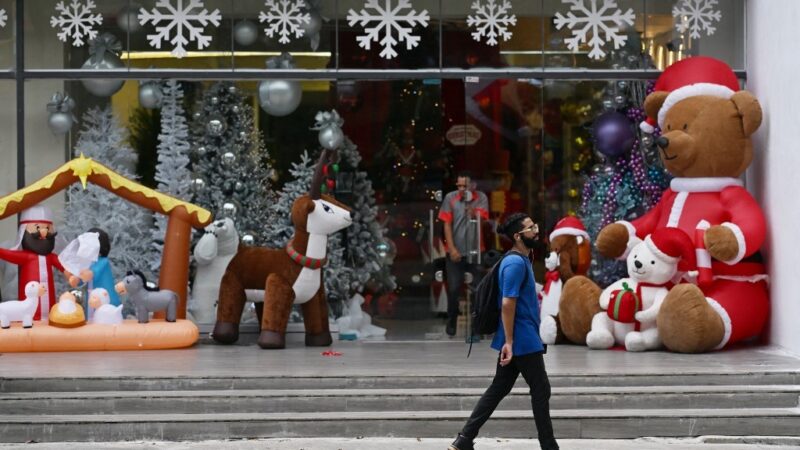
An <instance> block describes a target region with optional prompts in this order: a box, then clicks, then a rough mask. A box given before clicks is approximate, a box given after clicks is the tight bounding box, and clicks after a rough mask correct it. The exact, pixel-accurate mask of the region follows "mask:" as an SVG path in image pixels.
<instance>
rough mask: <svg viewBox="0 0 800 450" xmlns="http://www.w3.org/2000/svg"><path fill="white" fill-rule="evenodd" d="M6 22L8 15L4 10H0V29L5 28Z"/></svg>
mask: <svg viewBox="0 0 800 450" xmlns="http://www.w3.org/2000/svg"><path fill="white" fill-rule="evenodd" d="M7 21H8V14H7V13H6V10H5V9H0V28H5V27H6V23H7Z"/></svg>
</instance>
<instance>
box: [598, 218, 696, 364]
mask: <svg viewBox="0 0 800 450" xmlns="http://www.w3.org/2000/svg"><path fill="white" fill-rule="evenodd" d="M627 262H628V275H629V278H623V279H621V280H618V281H616V282H614V283H613V284H611V285H610V286H608V287H607V288H606V289H605V290H604V291H603V292H602V293H601V294H600V307H601V308H603V309H604V311H601V312H599V313H597V314H595V316H594V318H593V319H592V329H591V331H590V332H589V334H588V335H586V345H587V346H589V348H593V349H607V348H610V347H612V346H613V345H614V344H615V343H616V344H619V345H622V344H624V345H625V349H626V350H628V351H631V352H641V351H644V350H652V349H656V348H659V347H660V346H661V339H660V338H659V337H658V328H657V327H656V317H657V316H658V310H659V308H660V307H661V302H662V301H663V300H664V297H666V296H667V293H668V292H669V289H670V287H671V286H672V284H673V282H674V281H675V278H676V274H678V272H679V271H680V272H686V271H689V270H692V269H693V268H694V266H695V249H694V247H693V244H692V241H691V240H690V239H689V236H687V235H686V233H685V232H683V231H681V230H680V229H678V228H661V229H658V230H656V231H655V232H653V234H651V235H649V236H647V237H646V238H645V240H644V241H641V242H640V243H639V244H637V245H636V246H635V247H633V248H632V249H631V251H630V253H629V254H628V259H627ZM623 285H625V286H623ZM625 287H627V288H629V289H630V290H632V291H634V292H635V294H636V296H637V297H638V299H639V302H640V308H639V310H638V311H637V312H635V314H634V315H633V317H634V318H635V321H633V322H632V323H625V322H620V321H618V320H614V319H613V318H612V316H613V315H614V306H615V304H616V302H615V300H616V299H614V298H613V297H615V293H618V292H620V291H623V290H624V288H625ZM609 308H611V310H610V311H609ZM617 314H618V315H617V317H620V316H619V314H620V313H619V310H617Z"/></svg>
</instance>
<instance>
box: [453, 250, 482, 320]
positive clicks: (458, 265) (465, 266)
mask: <svg viewBox="0 0 800 450" xmlns="http://www.w3.org/2000/svg"><path fill="white" fill-rule="evenodd" d="M445 269H446V272H445V275H446V276H447V318H448V319H450V320H456V318H457V317H458V297H459V294H460V293H461V288H462V287H463V286H464V274H465V273H467V272H470V273H471V274H472V284H471V286H472V287H473V288H474V287H476V286H478V281H480V280H478V266H477V265H476V264H470V263H468V262H467V257H466V256H465V255H462V256H461V260H460V261H459V262H453V260H451V259H450V255H447V263H446V264H445Z"/></svg>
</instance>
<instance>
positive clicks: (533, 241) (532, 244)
mask: <svg viewBox="0 0 800 450" xmlns="http://www.w3.org/2000/svg"><path fill="white" fill-rule="evenodd" d="M519 238H520V239H521V240H522V243H523V244H525V247H528V250H530V249H532V248H534V247H536V238H529V237H525V236H520V237H519Z"/></svg>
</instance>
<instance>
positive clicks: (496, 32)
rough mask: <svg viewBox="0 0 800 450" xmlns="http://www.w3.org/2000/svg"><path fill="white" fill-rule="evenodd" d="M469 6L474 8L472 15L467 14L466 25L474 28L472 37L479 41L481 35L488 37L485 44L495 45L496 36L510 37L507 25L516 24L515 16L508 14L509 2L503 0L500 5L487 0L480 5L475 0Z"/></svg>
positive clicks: (477, 0)
mask: <svg viewBox="0 0 800 450" xmlns="http://www.w3.org/2000/svg"><path fill="white" fill-rule="evenodd" d="M471 8H472V9H473V10H475V15H474V16H467V25H468V26H470V27H474V28H476V30H477V31H474V32H472V38H473V39H475V40H476V41H478V42H480V40H481V37H483V36H486V37H487V38H489V39H488V40H487V41H486V44H487V45H497V39H496V38H497V37H498V36H499V37H502V38H503V40H504V41H507V40H509V39H511V36H512V34H513V33H511V32H510V31H508V27H510V26H513V25H516V24H517V16H516V15H514V14H511V15H509V13H510V12H511V2H510V1H509V0H503V4H502V5H498V4H496V3H495V0H487V1H486V4H485V5H481V1H480V0H475V1H474V2H473V3H472V6H471Z"/></svg>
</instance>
